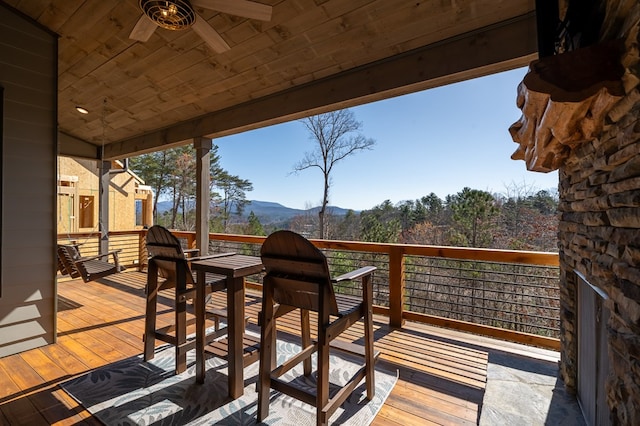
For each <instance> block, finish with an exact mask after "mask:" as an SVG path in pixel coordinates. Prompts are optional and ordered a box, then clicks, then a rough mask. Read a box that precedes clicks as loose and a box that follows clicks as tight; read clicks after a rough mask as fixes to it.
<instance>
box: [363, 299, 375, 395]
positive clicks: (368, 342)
mask: <svg viewBox="0 0 640 426" xmlns="http://www.w3.org/2000/svg"><path fill="white" fill-rule="evenodd" d="M364 342H365V343H364V345H365V346H364V356H365V361H364V362H365V370H366V372H365V373H366V378H365V381H366V383H367V399H368V400H369V401H371V400H372V399H373V397H374V396H375V393H376V384H375V365H374V364H375V359H374V352H373V316H372V314H371V310H368V312H365V314H364Z"/></svg>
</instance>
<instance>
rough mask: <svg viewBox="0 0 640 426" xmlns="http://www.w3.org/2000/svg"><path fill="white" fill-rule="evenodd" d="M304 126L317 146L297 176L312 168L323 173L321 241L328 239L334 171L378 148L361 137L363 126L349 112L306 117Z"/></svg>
mask: <svg viewBox="0 0 640 426" xmlns="http://www.w3.org/2000/svg"><path fill="white" fill-rule="evenodd" d="M302 123H303V124H304V125H305V127H306V128H307V130H309V133H310V139H311V140H312V141H313V142H315V144H316V145H315V148H314V149H313V150H312V151H309V152H307V153H305V156H304V158H303V159H302V160H301V161H300V162H298V163H297V164H296V165H295V166H294V172H300V171H302V170H306V169H310V168H313V167H317V168H318V169H320V171H321V172H322V176H323V179H324V188H323V195H322V205H321V206H320V210H319V211H318V217H319V219H320V227H319V229H320V238H326V226H325V225H326V223H325V219H326V216H325V215H326V211H327V205H328V204H329V188H330V186H331V171H332V170H333V167H334V166H335V164H336V163H337V162H338V161H340V160H343V159H345V158H346V157H348V156H350V155H351V154H354V153H355V152H356V151H361V150H365V149H371V148H372V147H373V146H374V145H375V140H373V139H371V138H365V137H364V136H363V135H361V134H360V133H358V132H359V131H360V129H361V128H362V123H361V122H358V121H356V119H355V115H354V114H353V112H351V111H350V110H348V109H343V110H339V111H333V112H329V113H326V114H320V115H316V116H313V117H307V118H305V119H303V120H302Z"/></svg>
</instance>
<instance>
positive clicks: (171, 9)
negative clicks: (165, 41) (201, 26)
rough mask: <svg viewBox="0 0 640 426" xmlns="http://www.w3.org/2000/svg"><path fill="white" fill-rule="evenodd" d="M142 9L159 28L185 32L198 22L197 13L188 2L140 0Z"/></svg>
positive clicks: (182, 0)
mask: <svg viewBox="0 0 640 426" xmlns="http://www.w3.org/2000/svg"><path fill="white" fill-rule="evenodd" d="M140 9H142V11H143V12H144V14H145V15H147V17H148V18H149V19H151V20H152V21H153V22H155V23H156V24H157V25H158V26H160V27H162V28H166V29H168V30H184V29H185V28H189V27H190V26H191V25H193V23H194V22H195V20H196V13H195V11H194V10H193V8H192V7H191V5H190V4H189V2H188V1H186V0H140Z"/></svg>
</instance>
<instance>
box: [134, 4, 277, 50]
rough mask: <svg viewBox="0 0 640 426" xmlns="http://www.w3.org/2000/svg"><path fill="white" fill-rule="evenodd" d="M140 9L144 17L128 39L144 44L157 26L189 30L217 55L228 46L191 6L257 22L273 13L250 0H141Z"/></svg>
mask: <svg viewBox="0 0 640 426" xmlns="http://www.w3.org/2000/svg"><path fill="white" fill-rule="evenodd" d="M139 6H140V9H142V12H143V13H144V14H143V15H142V16H141V17H140V19H139V20H138V22H137V23H136V25H135V27H133V30H132V31H131V34H129V38H130V39H132V40H138V41H147V40H149V38H150V37H151V35H152V34H153V32H154V31H155V29H156V27H162V28H166V29H168V30H183V29H186V28H189V27H191V28H193V31H195V32H196V33H197V34H198V35H199V36H200V37H202V39H203V40H204V41H205V42H206V43H207V44H208V45H209V46H210V47H211V48H212V49H213V50H214V51H215V52H216V53H222V52H226V51H227V50H229V49H230V47H229V45H228V44H227V42H226V41H224V39H223V38H222V37H221V36H220V34H219V33H218V32H217V31H216V30H214V29H213V27H211V25H209V23H208V22H207V21H206V20H205V19H204V18H202V17H201V16H200V15H198V14H197V13H196V11H195V10H194V9H193V7H201V8H203V9H210V10H215V11H218V12H222V13H228V14H230V15H236V16H242V17H243V18H250V19H258V20H260V21H269V20H271V10H272V7H271V6H268V5H265V4H261V3H256V2H253V1H249V0H191V1H188V0H140V2H139Z"/></svg>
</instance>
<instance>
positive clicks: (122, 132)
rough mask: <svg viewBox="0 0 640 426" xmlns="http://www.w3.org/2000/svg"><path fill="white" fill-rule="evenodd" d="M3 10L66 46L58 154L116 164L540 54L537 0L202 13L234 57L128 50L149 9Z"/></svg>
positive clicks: (359, 3) (65, 4) (163, 40)
mask: <svg viewBox="0 0 640 426" xmlns="http://www.w3.org/2000/svg"><path fill="white" fill-rule="evenodd" d="M2 1H4V3H6V4H8V5H10V6H12V7H14V8H16V9H18V10H20V11H21V12H23V13H24V14H25V15H28V16H30V17H31V18H33V19H34V20H36V21H37V22H39V23H40V24H41V25H43V26H45V27H47V28H48V29H50V30H51V31H53V32H55V33H57V34H58V35H59V36H60V39H59V60H58V76H59V77H58V85H59V87H58V91H59V92H58V120H59V129H60V132H61V139H60V141H61V153H62V154H69V155H78V156H87V157H95V156H99V155H100V153H101V152H103V153H104V157H105V159H114V158H124V157H126V156H131V155H134V154H139V153H142V152H149V151H152V150H157V149H159V148H162V147H169V146H173V145H176V144H180V143H186V142H190V138H194V137H200V136H206V137H219V136H223V135H228V134H232V133H237V132H240V131H244V130H248V129H253V128H258V127H261V126H265V125H269V124H275V123H279V122H284V121H287V120H291V119H296V118H300V117H303V116H305V115H309V114H312V113H318V112H322V111H328V110H331V109H336V108H341V107H348V106H354V105H358V104H361V103H364V102H369V101H372V100H379V99H383V98H387V97H390V96H396V95H399V94H404V93H410V92H413V91H417V90H422V89H426V88H429V87H434V86H437V85H441V84H446V83H449V82H454V81H458V80H462V79H465V78H470V77H475V76H479V75H484V74H487V73H490V72H496V71H502V70H504V69H509V68H513V67H515V66H523V65H526V64H528V63H529V61H530V60H532V59H534V58H535V54H536V49H537V46H536V41H535V40H536V34H535V16H534V9H535V4H534V3H535V1H534V0H424V1H423V0H413V1H407V0H257V1H259V2H260V3H263V4H267V5H270V6H272V7H273V13H272V17H271V20H270V21H269V22H261V21H257V20H252V19H245V18H239V17H237V16H233V15H228V14H225V13H218V12H215V11H212V10H206V9H202V8H196V11H197V13H199V14H200V15H201V16H202V17H204V18H205V19H206V20H207V22H208V23H209V24H210V25H211V26H212V27H213V28H215V30H216V31H217V32H219V33H220V34H221V36H222V38H223V39H224V40H225V41H226V42H227V43H228V44H229V46H230V50H228V51H226V52H224V53H215V52H213V50H211V48H210V47H208V46H207V45H206V44H205V43H204V42H203V40H202V39H201V38H200V37H199V36H198V35H197V34H196V33H195V32H194V31H193V30H192V29H187V30H183V31H170V30H165V29H160V28H158V29H156V30H155V32H154V33H153V35H152V36H151V38H150V39H149V40H148V41H147V42H138V41H134V40H131V39H129V33H130V32H131V30H132V29H133V27H134V25H135V24H136V22H137V20H138V18H139V17H140V16H141V13H142V12H141V10H140V8H139V6H138V0H109V1H104V0H2ZM229 1H234V0H229ZM24 43H25V48H26V49H28V40H25V41H24ZM514 99H515V88H514ZM76 105H81V106H83V107H85V108H87V109H88V110H89V111H90V113H89V114H87V115H81V114H79V113H78V112H77V111H76V110H75V106H76ZM96 147H97V148H98V149H96Z"/></svg>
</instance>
